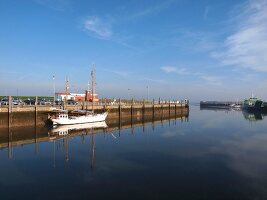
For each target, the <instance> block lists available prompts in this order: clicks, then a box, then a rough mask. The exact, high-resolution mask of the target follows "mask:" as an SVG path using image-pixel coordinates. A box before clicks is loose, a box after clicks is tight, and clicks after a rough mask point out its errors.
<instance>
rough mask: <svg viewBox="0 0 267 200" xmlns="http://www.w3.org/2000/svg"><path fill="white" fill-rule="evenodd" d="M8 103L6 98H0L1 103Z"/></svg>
mask: <svg viewBox="0 0 267 200" xmlns="http://www.w3.org/2000/svg"><path fill="white" fill-rule="evenodd" d="M8 104H9V101H8V99H6V98H4V99H1V105H8Z"/></svg>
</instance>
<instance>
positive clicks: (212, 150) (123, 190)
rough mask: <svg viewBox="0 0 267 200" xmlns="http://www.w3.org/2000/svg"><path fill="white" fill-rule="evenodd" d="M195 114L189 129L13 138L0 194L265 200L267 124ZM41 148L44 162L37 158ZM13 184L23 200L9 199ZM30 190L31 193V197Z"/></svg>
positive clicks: (163, 126)
mask: <svg viewBox="0 0 267 200" xmlns="http://www.w3.org/2000/svg"><path fill="white" fill-rule="evenodd" d="M190 109H191V110H190V121H189V120H188V118H186V117H181V118H176V119H175V118H169V117H168V116H167V118H162V120H161V119H159V120H155V121H145V120H143V121H141V120H142V119H141V120H140V121H138V122H136V123H131V121H134V120H131V119H129V120H126V119H124V120H122V121H121V122H120V126H119V122H118V121H110V122H108V123H107V125H108V126H102V127H94V128H93V127H86V128H84V129H79V128H77V127H76V128H73V127H71V128H70V129H67V134H59V132H61V131H62V130H61V131H60V130H59V131H55V130H57V129H54V130H53V129H50V130H46V129H45V130H44V129H42V130H40V129H38V128H37V129H36V130H37V140H35V132H34V131H35V129H34V128H32V130H30V129H29V130H27V129H26V130H22V129H20V131H16V130H12V135H11V136H12V137H11V138H12V141H11V145H12V147H13V149H14V152H13V153H15V154H16V156H14V154H13V159H11V160H8V159H7V156H6V155H7V149H8V144H7V138H5V140H3V138H2V139H1V138H0V141H5V142H6V143H5V144H6V146H5V147H4V148H3V151H0V156H1V157H0V158H1V159H0V176H1V180H0V186H1V187H0V194H1V195H3V196H4V197H9V195H11V196H12V197H13V198H10V199H16V198H15V197H17V198H18V197H21V196H23V197H28V198H30V197H32V195H33V194H32V193H34V197H36V199H48V198H52V199H60V198H63V197H69V198H75V199H90V198H91V199H103V198H107V197H109V198H111V199H138V198H140V197H141V198H145V199H187V200H188V199H193V200H198V199H205V200H206V199H207V200H209V199H212V200H213V199H218V197H219V199H227V200H232V199H242V200H249V199H266V198H265V197H266V196H267V190H266V188H267V175H266V174H267V173H266V171H267V160H266V159H265V158H266V156H267V146H266V143H267V134H266V130H267V123H265V122H266V121H265V120H266V118H262V120H260V121H259V123H255V124H253V125H251V123H248V121H247V120H245V119H244V116H243V113H242V112H234V111H227V112H211V111H209V110H201V111H200V110H199V107H191V108H190ZM183 122H187V123H183ZM62 128H63V127H62ZM64 131H65V130H63V132H64ZM18 132H20V133H23V134H24V138H23V139H22V138H19V137H18V134H17V133H18ZM29 133H30V134H29ZM20 139H21V140H20ZM22 141H23V142H22ZM27 141H28V142H27ZM35 141H38V145H39V152H38V156H36V155H32V154H31V151H32V149H33V148H34V145H35V144H34V143H35ZM0 144H1V145H2V144H3V143H0ZM20 144H23V145H24V146H23V148H21V146H20ZM19 174H20V176H19ZM21 174H23V175H24V176H22V175H21ZM19 177H23V178H19ZM25 177H26V178H27V180H31V181H32V182H31V183H27V184H26V185H25V181H24V182H23V181H21V180H20V179H23V180H24V179H26V178H25ZM10 180H13V181H10ZM8 181H9V183H10V182H16V183H17V184H18V182H23V184H22V183H21V184H18V185H17V186H18V187H16V188H18V190H19V192H18V195H16V194H14V193H10V192H6V189H8V188H11V186H10V185H8ZM24 185H25V186H24ZM44 186H46V188H47V190H46V192H45V194H44V193H43V192H42V190H43V188H44ZM26 187H27V188H31V189H32V190H31V191H33V192H31V194H28V195H26V194H25V191H26V189H25V188H26ZM20 188H21V189H20ZM55 188H56V189H55ZM88 188H89V189H88ZM103 188H104V190H103ZM118 188H119V190H118ZM53 197H54V198H53ZM6 199H7V198H6ZM26 199H27V198H26Z"/></svg>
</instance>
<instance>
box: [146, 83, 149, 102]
mask: <svg viewBox="0 0 267 200" xmlns="http://www.w3.org/2000/svg"><path fill="white" fill-rule="evenodd" d="M146 89H147V101H148V100H149V86H146Z"/></svg>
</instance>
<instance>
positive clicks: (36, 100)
mask: <svg viewBox="0 0 267 200" xmlns="http://www.w3.org/2000/svg"><path fill="white" fill-rule="evenodd" d="M37 102H38V97H37V96H36V97H35V105H34V110H35V124H36V123H37Z"/></svg>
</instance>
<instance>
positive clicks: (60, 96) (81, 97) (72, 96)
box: [55, 90, 99, 102]
mask: <svg viewBox="0 0 267 200" xmlns="http://www.w3.org/2000/svg"><path fill="white" fill-rule="evenodd" d="M65 98H66V92H56V93H55V100H56V101H64V100H65ZM68 100H73V101H90V102H92V94H91V92H90V91H89V90H86V91H85V94H78V93H68ZM98 101H99V99H98V95H97V94H94V102H98Z"/></svg>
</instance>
